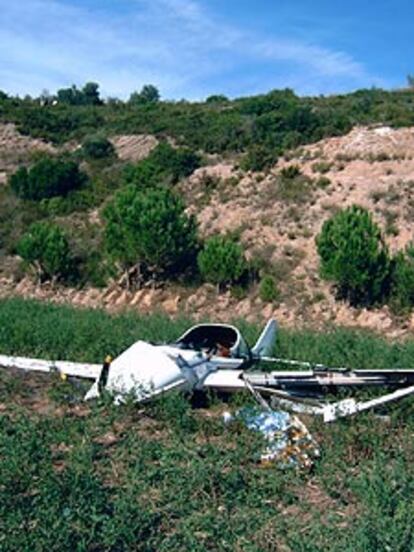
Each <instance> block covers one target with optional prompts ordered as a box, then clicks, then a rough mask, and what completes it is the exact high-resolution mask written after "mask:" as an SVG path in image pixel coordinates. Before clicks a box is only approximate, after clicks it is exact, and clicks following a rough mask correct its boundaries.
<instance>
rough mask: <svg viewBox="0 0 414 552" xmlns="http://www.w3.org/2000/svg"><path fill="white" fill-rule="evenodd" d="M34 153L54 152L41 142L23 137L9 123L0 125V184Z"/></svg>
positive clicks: (51, 147)
mask: <svg viewBox="0 0 414 552" xmlns="http://www.w3.org/2000/svg"><path fill="white" fill-rule="evenodd" d="M36 151H44V152H50V153H53V152H55V151H56V150H55V148H54V147H53V145H52V144H49V143H47V142H44V141H43V140H38V139H34V138H31V137H30V136H23V135H22V134H20V133H19V132H18V131H17V130H16V127H15V125H13V124H11V123H9V124H4V123H0V184H4V183H5V182H6V180H7V176H8V175H9V174H10V173H12V172H14V171H15V170H16V169H17V167H18V166H19V165H20V164H21V163H26V162H27V161H28V159H29V158H30V157H31V155H33V153H34V152H36Z"/></svg>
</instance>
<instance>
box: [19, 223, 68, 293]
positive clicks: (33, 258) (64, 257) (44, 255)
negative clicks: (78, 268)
mask: <svg viewBox="0 0 414 552" xmlns="http://www.w3.org/2000/svg"><path fill="white" fill-rule="evenodd" d="M17 252H18V254H19V255H20V256H21V257H22V259H23V260H24V261H25V262H26V263H27V264H28V265H29V266H30V267H31V268H33V269H34V271H35V273H36V275H37V278H38V281H39V283H40V282H42V281H43V280H45V279H52V281H53V280H56V279H57V278H59V277H60V278H64V277H67V276H68V275H69V274H70V270H71V268H72V267H71V265H72V257H71V253H70V247H69V242H68V239H67V237H66V235H65V233H64V232H63V231H62V230H61V229H60V228H59V226H56V225H54V224H50V223H47V222H36V223H34V224H33V225H32V226H31V227H30V228H29V230H28V232H27V233H26V234H24V236H23V237H22V239H21V240H20V241H19V243H18V244H17Z"/></svg>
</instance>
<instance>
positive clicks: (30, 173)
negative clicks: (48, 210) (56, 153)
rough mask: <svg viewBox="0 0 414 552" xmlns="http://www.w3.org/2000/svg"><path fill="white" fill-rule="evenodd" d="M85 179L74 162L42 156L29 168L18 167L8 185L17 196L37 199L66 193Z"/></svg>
mask: <svg viewBox="0 0 414 552" xmlns="http://www.w3.org/2000/svg"><path fill="white" fill-rule="evenodd" d="M86 180H87V177H86V175H85V174H84V173H83V172H82V171H80V170H79V167H78V165H77V164H76V163H75V162H73V161H64V160H61V159H53V158H51V157H44V158H43V159H41V160H40V161H38V162H37V163H35V164H34V165H33V166H32V167H30V168H29V170H27V169H26V167H21V168H19V169H18V170H17V171H16V172H15V173H14V174H13V175H12V176H11V177H10V187H11V188H12V190H13V191H14V192H15V194H16V195H17V196H18V197H20V198H22V199H31V200H36V201H37V200H40V199H48V198H51V197H54V196H64V195H67V194H68V193H69V192H70V191H72V190H75V189H77V188H79V187H81V186H82V185H83V184H84V183H85V181H86Z"/></svg>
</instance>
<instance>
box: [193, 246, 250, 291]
mask: <svg viewBox="0 0 414 552" xmlns="http://www.w3.org/2000/svg"><path fill="white" fill-rule="evenodd" d="M197 262H198V268H199V270H200V273H201V275H202V277H203V278H204V279H205V280H206V281H207V282H211V283H212V284H216V285H218V286H219V287H223V286H225V285H229V284H234V283H236V282H238V281H239V280H240V279H241V277H242V276H243V275H244V273H245V272H246V270H247V263H246V259H245V257H244V253H243V249H242V247H241V246H240V245H239V244H238V243H236V242H235V241H233V240H231V239H229V238H227V237H225V236H213V237H212V238H209V239H208V240H207V241H206V242H205V244H204V247H203V249H202V250H201V251H200V252H199V254H198V257H197Z"/></svg>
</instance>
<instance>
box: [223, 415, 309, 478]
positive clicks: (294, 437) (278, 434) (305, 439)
mask: <svg viewBox="0 0 414 552" xmlns="http://www.w3.org/2000/svg"><path fill="white" fill-rule="evenodd" d="M223 417H224V421H225V422H226V423H229V422H232V421H233V420H241V421H242V422H243V423H244V424H245V425H246V427H248V428H249V429H251V430H252V431H255V432H258V433H261V434H262V435H263V437H264V438H265V440H266V442H267V445H266V448H265V450H264V451H263V452H262V454H261V456H260V460H261V463H262V464H264V465H273V464H276V465H278V466H279V467H281V468H291V467H295V468H310V467H311V466H312V464H313V461H314V459H316V458H317V457H318V456H319V448H318V446H317V445H316V443H315V441H314V440H313V438H312V436H311V434H310V433H309V431H308V429H307V427H306V426H305V425H304V424H303V423H302V422H301V421H300V420H299V419H298V418H297V417H296V416H292V415H291V414H289V413H288V412H284V411H283V410H279V411H276V410H272V411H269V410H263V409H258V408H252V407H246V408H243V409H242V410H240V411H239V412H237V413H236V415H235V416H232V415H231V414H230V413H229V412H225V413H224V415H223Z"/></svg>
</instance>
